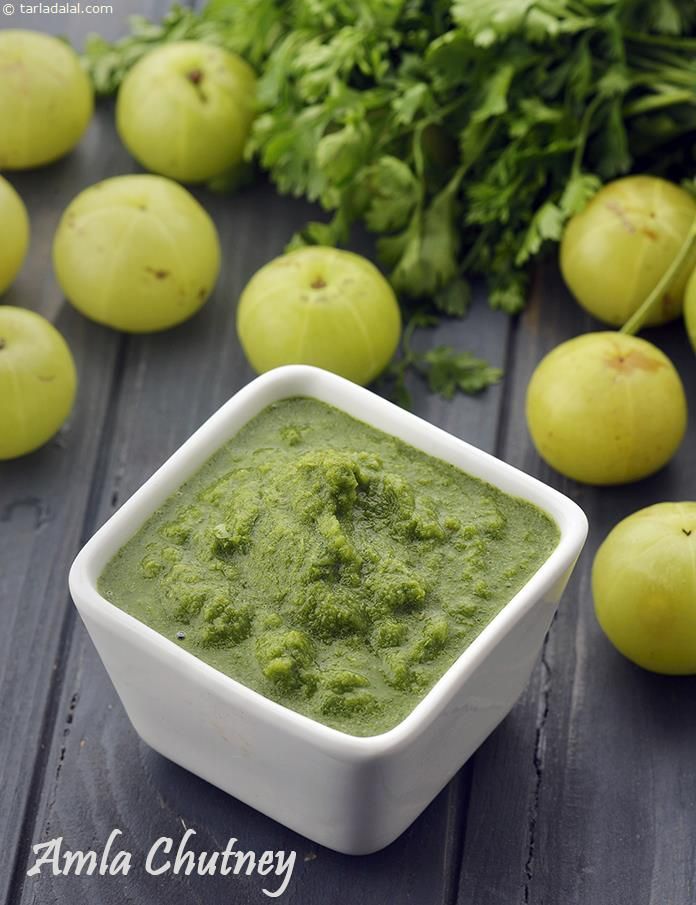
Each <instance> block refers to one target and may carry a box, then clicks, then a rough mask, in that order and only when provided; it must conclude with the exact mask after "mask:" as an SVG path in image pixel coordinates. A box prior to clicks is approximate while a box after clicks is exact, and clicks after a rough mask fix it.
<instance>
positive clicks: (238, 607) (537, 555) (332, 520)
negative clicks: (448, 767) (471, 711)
mask: <svg viewBox="0 0 696 905" xmlns="http://www.w3.org/2000/svg"><path fill="white" fill-rule="evenodd" d="M558 539H559V532H558V529H557V527H556V525H555V524H554V523H553V522H552V521H551V519H550V518H549V517H548V516H547V515H545V514H544V513H543V512H541V510H539V509H537V508H536V507H535V506H533V505H531V504H530V503H527V502H525V501H523V500H520V499H517V498H515V497H511V496H508V495H507V494H505V493H502V492H501V491H499V490H497V489H495V488H494V487H491V486H490V485H488V484H486V483H484V482H483V481H480V480H478V479H476V478H473V477H471V476H470V475H467V474H465V473H464V472H463V471H461V470H460V469H458V468H456V467H454V466H453V465H449V464H448V463H446V462H443V461H441V460H439V459H436V458H433V457H432V456H429V455H427V454H426V453H424V452H421V451H420V450H417V449H415V448H413V447H411V446H409V445H407V444H406V443H403V442H402V441H400V440H398V439H396V438H395V437H392V436H390V435H388V434H384V433H382V432H381V431H379V430H377V429H375V428H373V427H370V426H368V425H367V424H363V423H362V422H360V421H357V420H355V419H354V418H351V417H350V416H349V415H347V414H345V413H343V412H340V411H338V410H337V409H335V408H332V407H331V406H329V405H326V404H325V403H322V402H319V401H317V400H315V399H309V398H304V397H303V398H292V399H285V400H282V401H280V402H276V403H274V404H273V405H270V406H269V407H268V408H266V409H264V410H263V411H262V412H261V413H260V414H259V415H257V416H256V417H255V418H253V419H252V420H251V421H249V422H248V423H247V424H246V425H245V426H244V427H243V428H242V429H241V430H240V431H239V432H238V433H237V434H236V436H235V437H233V438H232V440H230V441H229V442H228V443H227V444H226V445H224V446H223V447H222V448H221V449H220V450H218V452H217V453H216V454H215V455H214V456H213V457H212V458H211V459H209V461H208V462H207V463H206V464H205V465H204V466H203V467H202V468H201V469H200V471H198V472H197V474H195V475H194V476H193V477H192V478H191V479H189V480H188V481H187V482H186V483H185V484H183V485H182V486H181V487H180V488H179V490H177V492H176V493H175V494H173V495H172V496H171V497H170V498H169V499H168V500H167V501H166V502H165V503H164V505H163V506H162V507H161V508H160V509H159V510H158V511H157V512H156V513H155V514H154V515H153V516H152V517H151V518H150V519H149V521H148V522H146V524H145V525H144V526H143V527H142V528H141V529H140V530H139V531H138V533H137V534H136V535H135V536H134V537H133V538H132V539H131V540H130V541H128V543H127V544H126V545H125V546H124V547H123V548H122V549H121V550H120V552H119V553H118V554H117V555H116V556H115V557H114V559H112V560H111V562H110V563H109V564H108V565H107V567H106V569H105V570H104V572H103V574H102V575H101V578H100V579H99V590H100V592H101V594H102V595H103V596H104V597H105V598H106V599H107V600H109V601H111V602H112V603H114V604H115V605H116V606H118V607H121V608H122V609H123V610H125V611H126V612H127V613H130V614H131V615H132V616H134V617H135V618H137V619H139V620H141V621H142V622H144V623H145V624H147V625H149V626H150V627H151V628H153V629H155V630H156V631H158V632H160V633H161V634H162V635H164V636H166V637H167V638H170V639H172V640H174V641H175V643H177V645H178V646H179V647H181V648H183V649H185V650H188V651H190V652H191V653H192V654H194V655H195V656H197V657H199V658H200V659H201V660H204V661H205V662H206V663H209V664H210V665H211V666H213V667H215V668H216V669H219V670H220V671H221V672H223V673H226V674H227V675H229V676H231V677H232V678H234V679H236V680H237V681H239V682H242V683H243V684H244V685H247V686H248V687H249V688H253V689H255V690H256V691H258V692H259V693H261V694H263V695H265V696H266V697H268V698H271V699H272V700H274V701H277V702H278V703H280V704H283V705H284V706H286V707H289V708H290V709H292V710H295V711H297V712H299V713H303V714H305V715H306V716H308V717H311V718H313V719H315V720H317V721H319V722H320V723H324V724H325V725H327V726H332V727H334V728H336V729H339V730H341V731H343V732H347V733H349V734H351V735H358V736H369V735H377V734H379V733H381V732H385V731H386V730H388V729H391V728H393V727H394V726H396V725H397V723H399V722H400V721H401V720H403V719H404V717H406V716H407V715H408V714H409V713H410V711H411V710H413V708H414V707H415V705H416V704H417V703H418V702H419V701H420V700H421V698H423V696H424V695H425V694H426V692H427V691H428V690H429V689H430V688H431V687H432V686H433V685H434V684H435V682H437V680H438V679H439V678H440V677H441V676H442V675H443V673H444V672H445V671H446V670H447V669H448V668H449V667H450V666H451V665H452V664H453V663H454V661H455V660H456V659H457V658H458V657H459V655H460V654H461V653H462V651H463V650H464V649H465V648H466V647H467V645H468V644H469V643H470V642H471V641H472V640H473V639H474V638H475V637H476V636H477V635H478V633H479V632H480V631H481V629H482V628H483V627H484V626H485V625H486V624H487V623H488V622H490V620H491V619H492V618H493V616H495V614H496V613H498V612H499V610H500V609H501V608H502V607H503V606H505V604H506V603H507V602H508V601H509V600H510V599H511V598H512V597H513V596H514V594H515V593H516V592H517V591H518V590H519V589H520V588H521V587H522V585H524V584H525V582H526V581H527V580H528V579H529V578H530V577H531V576H532V574H533V573H534V572H535V571H536V570H537V569H538V568H539V566H540V565H541V564H542V563H543V562H544V560H545V559H546V558H547V557H548V556H549V554H550V553H551V551H552V550H553V549H554V547H555V546H556V544H557V543H558Z"/></svg>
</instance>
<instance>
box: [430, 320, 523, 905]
mask: <svg viewBox="0 0 696 905" xmlns="http://www.w3.org/2000/svg"><path fill="white" fill-rule="evenodd" d="M518 323H519V318H518V317H515V318H510V319H509V321H508V324H507V335H506V338H505V356H504V364H503V368H504V380H503V385H502V387H501V399H500V408H499V409H498V424H497V427H496V434H495V443H494V445H493V452H494V454H495V455H496V456H500V455H501V454H502V452H503V450H504V448H505V445H506V443H507V419H508V413H509V411H510V407H511V405H512V395H513V393H512V389H511V380H510V378H509V376H508V375H509V374H511V373H512V371H513V370H514V366H515V358H516V355H515V349H516V345H517V332H518ZM477 756H478V751H476V752H474V754H473V755H472V756H471V757H470V758H469V760H468V761H467V763H466V765H465V767H464V768H463V769H464V771H465V777H464V781H463V783H462V788H461V789H460V790H459V794H458V800H459V807H458V808H457V809H456V811H461V829H460V831H459V833H457V834H456V835H455V846H454V848H455V851H456V854H455V855H454V857H455V859H456V860H455V862H454V863H455V870H454V872H453V876H452V878H451V882H450V883H448V884H446V886H445V894H444V896H443V905H457V903H458V902H459V901H460V891H461V890H460V884H461V875H462V869H463V867H464V847H465V844H466V830H467V826H468V817H469V804H470V801H471V790H472V787H473V784H474V767H475V764H476V758H477Z"/></svg>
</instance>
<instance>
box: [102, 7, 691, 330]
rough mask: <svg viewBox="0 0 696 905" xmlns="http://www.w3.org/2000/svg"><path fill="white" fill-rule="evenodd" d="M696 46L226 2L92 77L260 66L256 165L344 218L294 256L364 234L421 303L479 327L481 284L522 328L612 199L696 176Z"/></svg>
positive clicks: (139, 44)
mask: <svg viewBox="0 0 696 905" xmlns="http://www.w3.org/2000/svg"><path fill="white" fill-rule="evenodd" d="M695 26H696V4H695V3H694V2H693V0H455V2H444V0H369V2H368V0H213V2H211V3H210V4H209V5H208V7H207V8H206V10H205V11H204V12H203V13H202V14H194V13H192V12H190V11H186V10H183V9H178V10H177V9H175V10H173V11H172V13H170V15H169V17H168V18H167V19H165V21H164V22H163V23H162V25H161V26H155V25H151V24H147V23H144V22H143V21H142V20H138V21H137V22H136V23H135V28H134V33H133V36H132V37H130V38H127V39H125V40H123V41H121V42H119V43H118V44H117V45H115V46H109V45H106V44H104V43H103V42H101V41H98V40H95V41H93V42H91V43H90V45H89V47H88V51H87V59H88V62H89V65H90V68H91V71H92V73H93V76H94V79H95V83H96V85H97V88H98V89H99V90H101V91H111V90H114V88H115V87H116V86H117V84H118V82H119V80H120V78H121V77H122V75H123V73H124V72H125V70H126V69H127V68H128V67H129V66H130V65H132V63H133V62H134V61H135V60H136V59H137V58H138V57H139V56H140V55H142V53H143V52H145V51H146V50H147V49H149V47H150V46H152V44H157V43H161V42H163V41H167V40H180V39H183V38H196V39H202V40H210V41H213V42H216V43H220V44H223V45H224V46H227V47H229V48H230V49H232V50H235V51H237V52H239V53H241V54H242V55H244V56H246V57H247V58H248V59H249V60H250V61H251V62H252V63H253V64H254V65H256V67H257V68H258V69H259V70H260V73H261V78H260V94H259V99H260V105H261V112H260V115H259V117H258V119H257V122H256V126H255V129H254V132H253V135H252V140H251V146H250V148H249V151H250V153H253V154H254V155H255V156H257V158H258V160H259V161H260V163H261V165H262V167H263V168H264V169H266V170H268V171H269V172H270V174H271V177H272V178H273V180H274V181H275V183H276V184H277V186H278V188H279V189H280V191H282V192H288V193H291V194H294V195H303V196H306V197H308V198H310V199H312V200H317V201H319V202H320V203H321V204H322V205H323V206H324V208H326V209H327V210H328V211H331V212H332V213H333V216H332V219H331V220H330V222H328V223H310V224H308V226H307V228H306V229H305V230H304V231H303V232H302V234H301V235H299V236H296V237H295V239H294V240H293V244H299V243H322V244H337V243H341V242H344V241H345V240H346V239H347V236H348V231H349V228H350V226H351V224H352V223H353V222H355V221H362V222H363V223H364V224H365V225H366V226H367V228H368V229H369V230H371V231H372V232H374V233H375V234H376V235H377V250H378V254H379V256H380V258H381V260H382V261H383V263H384V264H385V265H386V266H387V267H388V268H389V270H390V272H391V278H392V281H393V283H394V285H395V287H396V288H397V290H398V291H399V292H400V293H401V294H402V296H411V297H413V298H422V299H426V300H427V302H428V303H429V304H432V306H433V307H434V308H435V309H436V310H438V311H440V312H442V313H446V314H450V315H462V314H464V313H465V311H466V308H467V305H468V300H469V284H468V280H469V278H470V277H472V276H474V275H477V274H481V275H483V276H484V277H485V279H486V280H487V282H488V289H489V294H488V295H489V300H490V303H491V305H492V306H493V307H495V308H500V309H503V310H504V311H507V312H510V313H514V312H516V311H519V310H520V309H521V308H522V307H523V305H524V302H525V298H526V284H527V272H528V266H529V263H530V261H531V260H532V259H533V258H534V257H535V256H536V255H537V254H538V253H539V252H540V251H541V249H542V248H543V246H544V245H545V243H546V242H547V241H556V240H558V239H559V237H560V235H561V232H562V229H563V225H564V223H565V221H566V220H567V219H568V218H569V217H570V216H572V215H573V214H574V213H575V212H577V211H578V210H580V209H581V208H582V207H583V206H584V204H585V203H586V202H587V200H588V199H589V198H590V197H591V195H592V194H593V193H594V192H595V191H596V190H597V188H598V187H599V186H600V184H601V182H602V181H604V180H608V179H611V178H613V177H615V176H617V175H620V174H622V173H625V172H627V171H628V170H629V169H632V168H637V167H640V168H648V167H650V168H652V169H654V168H655V164H656V161H660V162H661V163H662V164H663V167H662V168H663V169H664V166H669V168H670V169H669V175H672V176H673V177H681V176H683V175H690V174H691V170H692V167H693V161H694V157H693V153H692V152H691V148H689V149H684V143H683V142H682V143H681V146H680V143H679V141H678V140H679V138H681V137H683V136H684V135H685V134H686V133H689V132H692V131H693V130H694V129H696V29H695Z"/></svg>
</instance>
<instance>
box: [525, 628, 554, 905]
mask: <svg viewBox="0 0 696 905" xmlns="http://www.w3.org/2000/svg"><path fill="white" fill-rule="evenodd" d="M548 643H549V636H548V634H547V635H546V638H544V646H543V648H542V652H541V674H542V675H541V703H540V707H539V719H538V721H537V726H536V734H535V737H534V756H533V758H532V762H533V764H534V774H535V775H534V795H533V797H532V803H531V806H530V809H529V822H528V825H527V835H528V843H527V860H526V861H525V865H524V905H529V901H530V895H531V887H532V881H533V879H534V862H535V856H536V841H537V840H536V836H537V823H538V819H539V801H540V798H541V783H542V778H543V773H544V758H543V752H544V744H545V741H546V722H547V720H548V716H549V710H550V698H551V666H550V665H549V661H548V659H547V651H548Z"/></svg>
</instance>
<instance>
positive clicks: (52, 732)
mask: <svg viewBox="0 0 696 905" xmlns="http://www.w3.org/2000/svg"><path fill="white" fill-rule="evenodd" d="M127 350H128V337H127V336H125V335H123V336H121V338H120V341H119V346H118V350H117V353H116V362H115V365H114V374H113V377H112V380H111V386H110V388H109V396H108V400H107V405H106V413H105V415H104V421H103V427H102V435H101V440H100V444H99V451H98V453H97V460H96V463H95V466H94V472H93V475H92V486H91V488H90V491H89V496H88V499H87V506H86V507H85V515H84V518H83V520H82V530H81V532H80V540H79V547H82V546H83V545H84V544H85V543H86V541H87V540H88V538H89V536H90V535H91V533H92V531H93V529H94V524H95V522H96V519H97V516H98V513H99V503H100V499H101V494H102V490H103V487H104V483H105V480H106V475H107V467H108V461H109V453H110V449H111V445H112V444H111V440H112V439H113V436H114V432H115V427H116V414H117V411H118V403H119V400H120V396H121V390H122V386H123V379H124V374H125V370H126V358H127ZM66 601H67V606H66V611H65V614H64V617H63V622H62V625H61V630H60V639H59V642H58V646H57V648H56V655H55V663H56V674H55V677H54V679H53V682H52V683H51V688H50V690H49V694H48V696H47V700H46V706H45V707H44V712H43V716H42V719H41V731H40V733H39V744H38V747H37V754H36V757H35V758H34V763H33V766H32V770H31V785H30V792H29V795H28V797H27V800H26V803H25V806H24V813H23V816H22V821H21V828H20V832H19V836H18V842H17V850H16V852H15V858H14V864H13V867H12V878H11V880H10V885H9V891H8V900H7V901H8V903H9V905H12V903H18V902H19V901H20V899H21V896H22V893H23V889H24V880H25V873H26V866H27V863H28V861H29V856H30V852H31V845H32V840H33V839H34V833H35V831H36V823H37V819H38V815H39V804H40V801H41V796H42V793H43V790H44V787H45V781H46V777H47V773H48V766H49V757H50V754H51V750H52V748H53V740H54V738H55V736H56V729H57V725H58V720H59V709H60V703H61V699H62V694H63V689H64V685H65V674H64V669H63V667H64V664H65V663H67V662H68V658H69V654H70V648H71V646H72V642H73V638H74V627H75V624H76V612H75V607H74V606H73V603H72V600H71V599H70V596H69V595H68V597H67V598H66ZM76 705H77V700H76V699H73V701H72V702H71V710H70V712H69V713H68V715H67V717H66V726H68V725H69V723H71V722H72V711H73V710H74V709H75V706H76ZM64 754H65V751H64V749H63V752H62V753H59V762H58V765H57V772H56V774H55V777H54V781H55V778H57V776H58V774H59V773H60V767H61V764H62V760H63V757H64Z"/></svg>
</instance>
